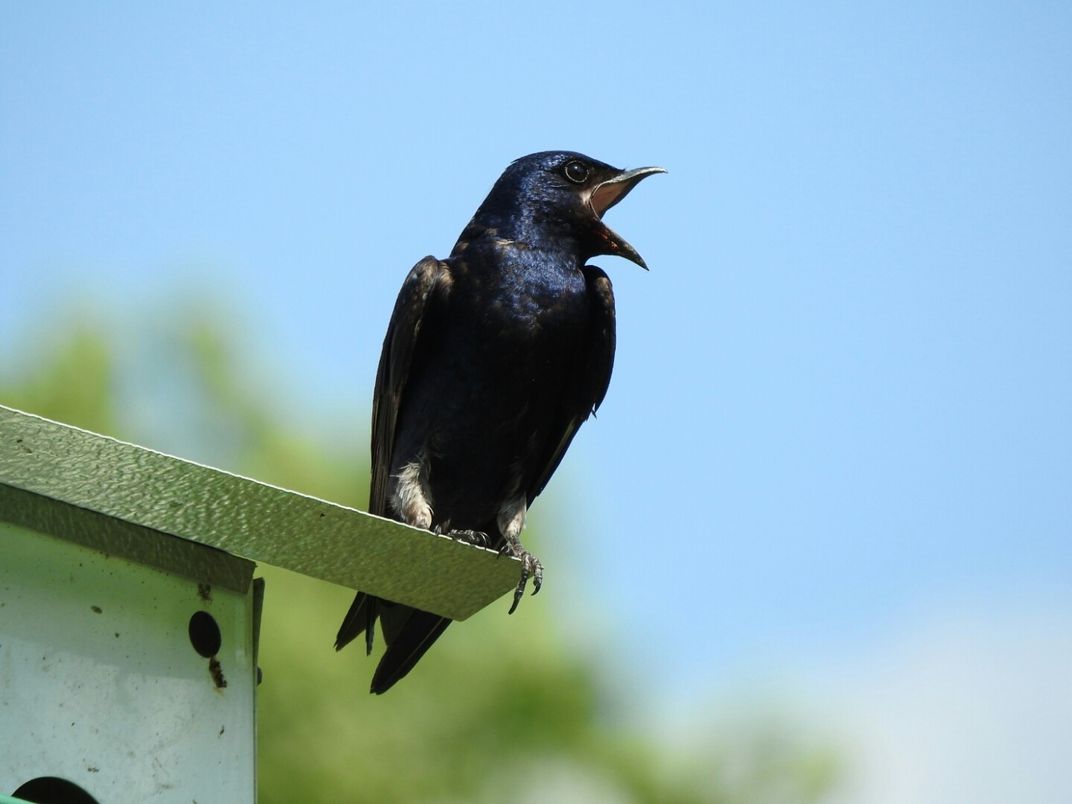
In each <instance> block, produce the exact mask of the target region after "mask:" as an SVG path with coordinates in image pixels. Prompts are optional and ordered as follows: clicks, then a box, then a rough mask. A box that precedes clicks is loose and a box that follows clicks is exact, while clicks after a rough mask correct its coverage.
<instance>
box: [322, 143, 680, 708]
mask: <svg viewBox="0 0 1072 804" xmlns="http://www.w3.org/2000/svg"><path fill="white" fill-rule="evenodd" d="M657 172H662V170H661V168H640V169H638V170H633V171H622V170H618V169H617V168H613V167H611V166H610V165H607V164H604V163H603V162H598V161H596V160H594V159H591V158H589V157H586V156H584V155H582V154H577V153H573V152H570V151H546V152H542V153H537V154H531V155H529V156H526V157H522V158H521V159H518V160H517V161H515V162H513V163H512V164H511V165H510V166H509V167H508V168H507V169H506V171H505V172H504V173H503V174H502V176H501V177H500V178H499V180H498V181H497V182H496V183H495V185H494V187H492V189H491V192H490V193H489V194H488V197H487V198H486V199H485V200H484V203H483V204H481V205H480V207H479V209H478V210H477V212H476V214H475V215H474V216H473V218H472V220H471V221H470V222H469V224H468V225H467V226H466V227H465V229H464V230H463V232H462V234H461V236H460V237H459V239H458V242H457V244H456V245H455V247H454V250H453V251H452V252H451V255H450V257H448V258H447V259H446V260H437V259H435V258H434V257H425V258H424V259H423V260H421V261H420V262H418V263H417V265H416V266H414V268H413V270H412V271H410V274H409V276H408V277H407V278H406V280H405V282H404V283H403V286H402V290H401V291H400V293H399V297H398V300H397V302H396V303H395V309H394V313H393V314H392V316H391V322H390V324H389V326H388V330H387V336H386V337H385V339H384V344H383V352H382V353H381V357H380V367H379V371H378V373H377V378H376V390H375V394H374V398H373V432H372V490H371V494H370V503H369V508H370V510H371V512H372V513H375V514H379V515H382V516H389V517H392V518H395V519H398V520H400V521H404V522H407V523H409V524H411V525H415V526H417V527H423V528H429V529H433V530H436V531H437V532H441V533H450V534H452V535H455V536H456V537H458V538H465V539H467V540H470V541H477V542H480V543H484V544H486V545H487V546H490V547H493V548H497V549H500V550H502V551H503V552H506V553H509V554H511V555H514V556H516V557H517V558H519V559H521V562H522V567H523V571H522V577H521V580H520V582H519V584H518V588H517V591H516V594H515V596H514V605H513V607H511V609H510V610H511V611H513V609H514V607H516V606H517V602H518V600H519V599H520V597H521V594H522V593H523V591H524V588H525V584H526V582H527V580H528V578H529V577H530V576H531V577H532V578H533V582H534V593H535V591H538V590H539V588H540V583H541V581H542V574H543V568H542V566H541V564H540V562H539V561H538V560H537V559H536V558H535V557H534V556H532V554H531V553H529V552H528V551H527V550H525V549H524V548H523V547H522V546H521V542H520V535H521V531H522V529H523V527H524V521H525V514H526V511H527V509H528V507H529V506H530V505H531V504H532V501H533V500H534V499H535V498H536V496H537V495H538V494H539V493H540V492H541V491H542V490H543V488H544V486H545V485H546V484H547V481H548V479H549V478H550V476H551V474H552V473H553V472H554V470H555V468H556V467H557V466H558V463H559V461H560V460H561V459H562V456H563V454H564V453H565V451H566V449H567V448H568V446H569V444H570V442H571V441H572V439H573V436H574V434H575V433H576V431H577V428H578V427H579V426H580V424H581V423H582V422H583V421H584V420H585V419H587V418H588V416H589V414H590V413H591V412H592V411H593V410H595V408H597V407H598V406H599V404H600V402H601V401H602V400H603V396H604V394H605V393H606V390H607V385H608V383H609V382H610V374H611V368H612V366H613V362H614V338H615V334H614V327H615V324H614V298H613V294H612V291H611V285H610V280H609V279H608V278H607V276H606V274H604V273H603V272H602V271H601V270H600V269H599V268H596V267H594V266H588V265H586V263H587V261H588V260H589V259H590V258H591V257H594V256H596V255H598V254H616V255H620V256H623V257H626V258H627V259H631V260H633V261H634V262H636V263H638V264H639V265H641V266H644V262H643V260H642V259H641V258H640V256H639V255H638V254H637V253H636V251H635V250H634V249H633V248H632V247H631V246H630V245H629V244H628V243H626V242H625V241H624V240H622V239H621V238H620V237H619V236H618V235H617V234H615V233H614V232H612V231H611V230H610V229H609V228H607V227H606V225H605V224H603V222H602V216H603V213H604V212H606V210H607V209H609V208H610V207H611V206H613V205H614V204H615V203H617V202H618V201H619V200H620V199H621V198H623V197H624V196H625V195H626V194H627V193H628V192H629V190H631V189H632V187H633V186H635V185H636V183H637V182H639V181H640V180H641V179H643V178H644V177H645V176H648V175H651V174H652V173H657ZM645 267H646V266H645ZM377 620H379V622H380V623H381V628H382V631H383V634H384V639H385V641H386V642H387V646H388V647H387V651H386V652H385V653H384V656H383V658H382V659H381V661H380V663H379V665H378V667H377V668H376V673H375V675H374V676H373V680H372V691H373V692H376V693H380V692H384V691H385V690H387V689H388V688H389V687H391V685H393V684H394V683H395V682H396V681H398V680H399V679H400V678H402V677H403V676H404V675H405V674H406V673H408V672H409V670H410V669H412V667H413V665H414V664H415V663H416V662H417V660H418V659H419V658H420V657H421V656H422V655H423V654H424V652H425V651H426V650H427V649H428V647H429V646H430V645H431V644H432V642H434V641H435V639H437V638H438V637H439V635H440V634H441V633H442V632H443V630H444V629H445V628H446V627H447V625H448V624H449V623H450V621H449V620H447V619H445V618H442V617H439V616H437V615H434V614H430V613H428V612H423V611H418V610H415V609H411V608H409V607H406V606H402V605H398V604H394V603H389V602H387V601H383V600H380V599H377V598H374V597H370V596H367V595H364V594H361V593H359V594H358V595H357V597H356V599H355V600H354V603H353V605H352V606H351V608H350V611H349V612H348V613H347V615H346V618H345V620H344V621H343V624H342V627H341V628H340V629H339V634H338V637H337V639H336V647H337V648H341V647H342V646H344V645H345V644H347V643H348V642H350V641H351V640H353V639H354V638H356V637H357V636H358V635H360V634H361V633H362V632H364V633H365V636H366V645H367V648H368V650H370V651H371V648H372V640H373V628H374V626H375V623H376V621H377Z"/></svg>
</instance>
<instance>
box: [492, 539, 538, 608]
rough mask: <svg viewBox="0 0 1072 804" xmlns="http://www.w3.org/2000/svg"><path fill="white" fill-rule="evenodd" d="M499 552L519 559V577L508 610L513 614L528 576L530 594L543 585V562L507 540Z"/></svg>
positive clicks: (523, 592) (522, 593) (523, 591)
mask: <svg viewBox="0 0 1072 804" xmlns="http://www.w3.org/2000/svg"><path fill="white" fill-rule="evenodd" d="M499 554H500V555H508V556H512V557H513V558H516V559H519V560H520V561H521V579H520V580H519V581H518V582H517V589H515V590H514V602H513V605H511V606H510V611H509V612H508V613H509V614H513V613H514V611H515V610H516V609H517V604H518V603H520V602H521V596H522V595H524V594H525V586H526V585H527V584H528V582H529V578H530V577H531V578H532V594H536V593H537V592H539V591H540V587H541V586H543V564H541V563H540V559H538V558H536V556H534V555H533V554H532V553H530V552H529V551H528V550H526V549H525V548H524V547H522V546H521V545H520V544H517V543H513V544H511V543H510V542H507V543H506V544H505V545H504V546H503V547H502V549H501V550H499Z"/></svg>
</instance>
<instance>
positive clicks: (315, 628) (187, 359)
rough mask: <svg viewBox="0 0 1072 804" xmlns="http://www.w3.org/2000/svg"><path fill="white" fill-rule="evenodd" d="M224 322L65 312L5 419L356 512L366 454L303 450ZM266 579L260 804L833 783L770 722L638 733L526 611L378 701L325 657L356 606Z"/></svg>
mask: <svg viewBox="0 0 1072 804" xmlns="http://www.w3.org/2000/svg"><path fill="white" fill-rule="evenodd" d="M206 310H207V312H206ZM229 319H233V316H232V315H230V314H229V313H228V311H226V310H224V309H223V308H220V307H218V306H213V305H208V304H205V303H203V302H199V301H198V300H197V299H196V298H191V299H189V300H187V301H186V302H180V303H177V304H176V303H172V304H169V305H167V306H166V309H165V310H163V311H160V310H157V311H149V312H148V313H146V312H143V313H141V314H139V315H135V316H133V317H127V316H121V315H118V314H117V313H116V314H114V315H112V316H105V315H101V314H96V315H94V314H92V313H87V312H85V311H84V310H77V309H74V310H65V311H63V312H62V313H61V314H57V316H56V320H55V321H51V322H42V323H41V324H40V328H39V329H38V330H35V331H33V332H27V333H25V334H24V336H22V337H20V338H18V339H17V340H18V342H17V343H14V344H9V347H10V348H9V349H6V350H4V353H3V355H2V356H0V359H3V360H4V361H5V362H3V363H2V364H0V402H2V403H3V404H6V405H9V406H13V407H17V408H20V409H23V410H26V411H30V412H33V413H36V414H39V415H43V416H46V417H49V418H53V419H56V420H59V421H63V422H67V423H70V424H75V425H78V426H80V427H85V428H87V429H90V430H94V431H97V432H101V433H105V434H108V435H113V436H116V437H119V438H123V439H126V440H131V441H136V442H138V443H142V444H144V445H146V446H150V447H154V448H159V449H164V450H165V451H169V452H173V453H175V454H178V455H180V456H182V457H186V458H192V459H196V460H203V461H207V462H211V463H214V464H215V465H218V466H220V467H221V468H225V469H228V470H231V471H236V472H240V473H242V474H245V475H248V476H251V477H255V478H257V479H259V480H263V481H266V482H269V483H273V484H277V485H280V486H285V487H288V488H292V489H295V490H298V491H302V492H305V493H309V494H313V495H316V496H318V497H322V498H325V499H330V500H335V501H338V502H342V503H344V504H348V505H354V506H357V507H364V506H365V503H366V499H365V494H366V487H367V483H368V475H367V471H368V470H367V457H368V456H367V452H366V449H365V448H364V447H363V445H358V444H357V443H356V439H351V441H353V442H354V443H352V444H349V445H348V444H347V439H342V440H341V442H340V441H336V442H333V443H331V444H324V443H321V442H320V441H319V440H318V439H317V438H316V437H315V436H311V435H306V434H302V433H300V432H298V430H297V429H296V427H295V426H294V423H293V422H291V421H288V420H287V417H286V416H284V415H283V414H281V413H280V412H279V410H278V409H277V406H276V405H274V404H273V403H272V402H271V401H269V400H270V399H271V396H272V394H271V387H278V388H285V387H287V386H288V383H287V380H291V381H295V382H300V378H280V377H278V376H277V377H276V380H274V381H273V382H272V383H271V384H270V386H269V384H267V383H264V382H263V381H260V382H259V381H257V380H256V379H254V378H253V377H254V374H255V369H251V368H250V365H251V363H252V365H254V366H256V361H255V360H254V361H251V360H249V359H245V356H243V355H240V354H239V350H238V349H236V347H235V342H236V340H237V339H236V337H235V336H234V334H233V329H232V327H233V325H232V324H227V323H224V322H226V321H228V320H229ZM369 348H374V347H372V346H370V347H369ZM272 368H273V369H274V368H275V367H272ZM366 415H367V411H355V412H354V417H355V418H356V417H358V416H361V417H363V416H366ZM528 538H529V539H530V540H531V539H533V538H535V539H536V540H537V541H538V539H539V534H532V533H530V534H529V536H528ZM259 572H260V574H261V575H262V576H263V577H264V578H265V579H266V581H267V594H266V601H265V609H264V618H263V626H262V633H261V658H260V662H261V667H262V669H263V671H264V681H263V683H262V685H261V686H260V688H259V701H258V707H259V709H258V719H259V722H258V735H259V737H258V739H259V747H258V764H259V777H260V800H261V801H262V802H264V803H265V804H274V802H295V801H303V802H320V801H324V802H340V801H354V802H363V801H369V802H391V801H399V802H410V801H413V802H470V801H472V802H529V801H532V802H536V801H578V802H587V801H593V802H681V803H682V804H685V803H686V802H725V803H727V804H729V803H730V802H733V803H737V802H739V803H740V804H745V802H747V803H748V804H764V803H765V802H770V803H771V804H773V803H774V802H778V803H781V802H785V803H786V804H791V803H794V802H801V803H804V802H816V801H820V800H822V799H824V798H825V797H826V796H827V794H828V793H829V792H830V791H831V790H832V789H833V787H834V785H835V782H836V781H837V780H838V778H839V776H840V763H839V761H838V758H837V756H836V755H835V753H834V752H833V751H832V750H831V749H830V748H829V747H828V746H827V745H826V744H825V743H824V742H823V741H822V740H820V739H816V738H813V737H809V736H806V735H805V733H804V732H803V730H802V729H801V728H800V727H799V725H798V724H795V723H794V722H793V720H792V718H790V717H778V716H771V715H770V713H769V711H766V712H765V713H764V714H762V715H760V714H756V715H754V716H744V717H741V718H737V720H738V721H739V722H735V724H734V726H733V727H732V729H730V730H729V732H730V733H727V731H726V729H725V728H723V729H721V730H717V729H715V728H711V729H706V730H700V731H695V730H693V731H690V733H689V734H687V735H685V734H681V735H669V736H668V735H666V734H665V732H664V731H663V730H652V729H649V728H646V727H645V724H644V722H643V719H639V720H638V719H637V718H636V717H633V716H632V714H633V713H634V712H635V709H636V707H635V706H633V705H632V704H633V701H631V700H630V699H631V698H632V697H635V696H640V695H643V690H636V689H631V688H630V685H629V684H627V683H622V682H621V680H620V679H616V678H615V677H613V675H612V673H613V671H612V669H611V668H609V667H608V666H607V665H606V664H605V663H601V662H599V661H598V660H597V659H596V658H595V657H594V656H592V655H590V654H588V653H583V652H581V651H580V649H579V648H578V647H577V646H576V645H574V644H572V643H571V641H570V640H567V639H565V638H564V635H563V629H562V628H561V627H560V626H559V624H558V623H556V622H555V620H554V618H553V615H552V614H551V607H549V606H547V605H538V604H537V605H534V604H533V603H532V602H530V603H529V605H523V606H522V607H521V608H520V609H519V611H518V613H517V614H516V615H514V616H512V617H507V616H506V604H505V602H503V603H502V605H499V604H494V605H492V606H490V607H488V608H487V609H485V610H484V611H482V612H480V613H479V614H477V615H476V616H474V617H473V618H471V619H470V620H469V621H467V622H466V623H465V624H464V625H456V626H455V627H453V628H451V629H450V630H449V631H448V632H447V634H446V635H445V636H444V638H443V639H441V640H440V642H439V643H438V644H437V645H436V648H435V649H434V650H432V651H430V652H429V654H428V655H427V656H426V657H425V659H424V660H423V661H422V663H421V665H420V667H419V669H418V671H416V672H414V673H413V674H412V675H411V676H410V677H408V678H407V679H406V680H405V682H404V683H402V684H400V685H399V686H398V687H396V688H395V689H393V690H392V691H391V692H390V693H389V694H388V695H385V696H382V697H374V696H371V695H369V694H368V692H367V689H368V683H369V678H370V677H371V672H372V668H373V660H374V658H375V657H373V658H372V659H370V658H366V657H365V656H364V655H363V652H362V651H361V650H360V649H353V648H351V649H350V650H347V651H344V652H342V653H339V654H336V653H335V652H334V651H333V649H332V639H333V637H334V632H335V628H336V627H337V625H338V622H339V619H340V617H341V615H342V613H343V612H344V611H345V609H346V607H347V605H348V604H349V602H350V599H351V596H352V592H351V591H350V590H347V589H342V588H339V587H335V586H332V585H330V584H326V583H322V582H318V581H314V580H311V579H308V578H304V577H301V576H298V575H295V574H293V573H289V572H286V571H283V570H278V569H275V568H272V567H266V566H262V567H260V568H259ZM544 594H545V595H547V594H554V592H553V591H551V590H548V591H545V593H544ZM537 602H539V601H537Z"/></svg>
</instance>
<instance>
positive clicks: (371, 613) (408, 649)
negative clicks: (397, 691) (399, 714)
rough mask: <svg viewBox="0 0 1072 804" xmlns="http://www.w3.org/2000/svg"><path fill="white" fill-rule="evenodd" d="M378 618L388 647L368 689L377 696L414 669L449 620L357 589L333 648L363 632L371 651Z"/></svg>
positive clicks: (341, 645) (338, 648) (367, 650)
mask: <svg viewBox="0 0 1072 804" xmlns="http://www.w3.org/2000/svg"><path fill="white" fill-rule="evenodd" d="M377 618H378V619H379V621H380V628H381V631H382V632H383V639H384V642H386V643H387V650H386V651H385V652H384V654H383V657H382V658H381V659H380V663H379V664H378V665H377V666H376V672H375V673H374V674H373V676H372V687H371V692H374V693H376V694H377V695H379V694H380V693H383V692H386V691H387V690H389V689H390V688H391V687H392V686H394V684H395V683H396V682H398V681H399V680H400V679H402V678H403V677H405V675H406V674H407V673H409V671H410V670H412V669H413V666H414V665H415V664H417V661H418V660H419V659H420V658H421V657H422V656H423V655H424V652H425V651H426V650H428V648H430V647H431V646H432V643H434V642H435V641H436V640H437V639H438V638H439V635H440V634H442V633H443V631H444V630H445V629H446V627H447V626H448V625H450V623H451V621H450V620H449V619H447V618H446V617H440V616H439V615H438V614H432V613H430V612H427V611H421V610H420V609H414V608H411V607H409V606H403V605H400V604H397V603H391V602H389V601H387V600H382V599H380V598H378V597H373V596H372V595H366V594H365V593H364V592H358V593H357V596H356V597H355V598H354V602H353V603H352V604H351V605H350V610H349V611H347V612H346V616H345V617H344V618H343V621H342V625H341V626H339V633H338V635H337V636H336V637H335V650H342V648H344V647H346V645H348V644H349V643H350V642H352V641H353V640H355V639H356V638H357V637H359V636H361V634H362V633H364V634H365V649H366V652H368V653H371V652H372V642H373V637H374V635H375V631H376V620H377Z"/></svg>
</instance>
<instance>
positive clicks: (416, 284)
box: [369, 257, 450, 516]
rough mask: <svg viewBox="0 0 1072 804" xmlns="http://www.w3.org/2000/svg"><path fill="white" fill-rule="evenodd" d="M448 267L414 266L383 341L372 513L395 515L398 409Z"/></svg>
mask: <svg viewBox="0 0 1072 804" xmlns="http://www.w3.org/2000/svg"><path fill="white" fill-rule="evenodd" d="M449 276H450V275H449V273H448V269H447V265H446V263H444V262H441V261H439V260H437V259H436V258H435V257H425V258H424V259H423V260H421V261H420V262H418V263H417V264H416V265H414V266H413V269H412V270H411V271H410V272H409V276H407V277H406V281H405V282H403V283H402V289H401V290H400V291H399V292H398V299H397V300H396V301H395V309H394V312H393V313H392V314H391V322H390V324H388V325H387V335H386V336H385V337H384V339H383V351H382V352H381V353H380V366H379V368H378V369H377V371H376V388H375V390H374V392H373V395H372V486H371V489H370V491H369V511H370V512H371V513H373V514H378V515H379V516H390V511H389V507H388V499H387V489H388V479H389V476H390V472H391V454H392V452H393V451H394V442H395V427H396V425H397V423H398V409H399V405H400V404H401V400H402V394H403V393H404V392H405V388H406V381H407V380H408V379H409V373H410V368H411V366H412V365H413V358H414V355H415V354H416V353H417V351H418V345H419V342H420V334H421V326H422V324H423V323H424V321H425V318H426V313H427V312H428V309H429V306H430V304H431V302H432V300H433V299H434V298H435V297H436V296H437V295H438V294H439V293H445V292H446V291H447V289H448V288H449V286H450V282H449Z"/></svg>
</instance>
